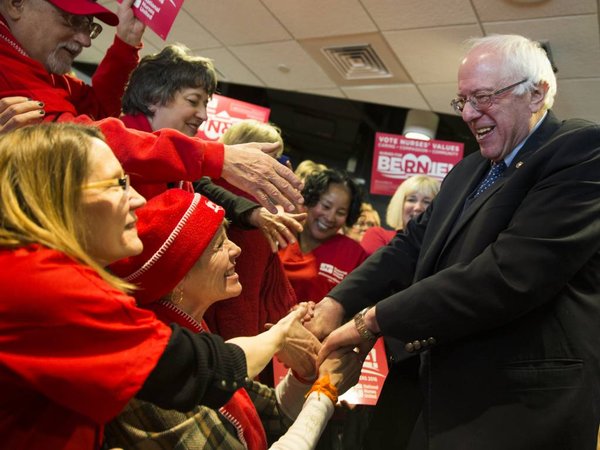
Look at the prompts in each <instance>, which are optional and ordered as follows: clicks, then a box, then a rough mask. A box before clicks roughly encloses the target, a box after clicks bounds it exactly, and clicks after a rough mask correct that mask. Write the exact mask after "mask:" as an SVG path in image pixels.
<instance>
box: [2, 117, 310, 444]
mask: <svg viewBox="0 0 600 450" xmlns="http://www.w3.org/2000/svg"><path fill="white" fill-rule="evenodd" d="M0 180H1V181H0V198H1V199H2V200H1V201H2V205H3V206H2V209H1V210H0V267H2V271H0V286H2V288H1V289H0V417H2V420H0V433H1V434H2V440H3V444H2V445H3V447H5V448H10V449H12V450H15V449H32V448H44V449H47V450H52V449H97V448H99V446H100V443H101V439H102V434H103V433H102V428H103V424H104V423H106V422H107V421H109V420H110V419H111V418H113V417H114V416H116V415H117V414H118V413H119V412H120V411H121V410H122V408H123V407H124V406H125V404H126V403H127V402H128V401H129V400H130V399H131V398H132V397H133V396H136V397H137V398H139V399H142V400H147V401H150V402H153V403H155V404H157V405H159V406H161V407H164V408H168V409H177V410H182V411H186V410H189V409H191V408H192V407H193V406H195V405H197V404H199V403H202V404H205V405H208V406H212V407H219V406H221V405H223V404H224V403H225V402H227V401H228V400H229V398H230V397H231V396H232V395H233V392H234V391H235V390H237V388H238V387H239V386H244V385H245V384H246V383H247V382H248V377H253V376H255V375H256V374H257V373H258V371H260V370H261V369H262V367H264V364H266V363H267V362H268V361H269V360H270V358H271V357H272V355H273V353H275V352H277V351H279V350H281V349H282V348H283V346H285V344H286V342H288V339H291V338H293V337H295V334H294V330H296V331H297V330H298V329H303V327H302V326H301V325H300V318H301V316H303V315H304V314H305V312H306V308H304V309H303V308H299V310H298V311H296V312H294V313H292V314H291V315H290V316H288V317H287V318H286V319H287V321H282V322H279V323H277V324H276V325H275V326H274V327H273V328H271V329H270V330H269V331H267V332H266V333H263V335H261V336H263V339H264V345H263V346H262V348H261V350H262V351H259V352H254V351H253V352H251V353H250V352H248V351H247V349H248V348H249V347H248V342H247V341H244V340H243V339H242V340H236V342H235V344H232V343H224V342H223V340H222V339H221V338H219V337H216V336H214V335H210V334H204V335H195V334H193V333H190V332H188V331H187V330H185V329H182V328H181V327H178V326H177V325H172V326H170V327H169V326H166V325H164V324H163V323H162V322H160V321H158V320H157V319H156V317H155V316H154V315H153V314H152V313H150V312H148V311H145V310H142V309H139V308H137V307H136V306H135V301H134V299H133V298H131V297H129V296H128V295H127V294H126V291H127V290H128V289H131V288H132V286H131V285H129V284H127V283H125V282H123V281H122V280H121V279H119V278H117V277H115V276H114V275H112V274H111V273H109V272H108V271H106V270H105V269H104V267H105V266H107V265H108V264H110V263H113V262H115V261H117V260H119V259H121V258H125V257H128V256H132V255H136V254H138V253H140V252H141V251H142V243H141V241H140V239H139V238H138V235H137V230H136V222H137V217H136V210H137V209H138V208H140V207H141V206H142V205H144V203H145V200H144V198H143V197H141V196H140V195H139V194H138V193H137V192H136V191H135V190H134V189H133V188H130V187H129V184H128V177H127V176H126V175H125V174H124V173H123V170H122V168H121V165H120V164H119V162H118V161H117V159H116V158H115V156H114V155H113V153H112V152H111V150H110V148H109V147H108V146H107V145H106V143H105V142H104V141H103V137H102V135H101V134H100V133H99V132H98V131H97V130H95V129H93V128H86V127H81V126H77V125H67V124H60V125H59V124H44V125H38V126H35V127H25V128H21V129H18V130H15V131H12V132H10V133H7V134H4V135H3V136H1V137H0ZM296 334H297V332H296ZM254 347H255V346H254Z"/></svg>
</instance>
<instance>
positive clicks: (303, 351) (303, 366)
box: [273, 306, 321, 380]
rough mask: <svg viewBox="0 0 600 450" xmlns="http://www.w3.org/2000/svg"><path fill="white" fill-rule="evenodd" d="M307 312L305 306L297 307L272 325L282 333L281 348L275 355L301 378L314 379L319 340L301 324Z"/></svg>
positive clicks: (319, 346)
mask: <svg viewBox="0 0 600 450" xmlns="http://www.w3.org/2000/svg"><path fill="white" fill-rule="evenodd" d="M307 312H308V308H307V307H306V306H303V307H299V308H297V309H294V310H293V311H292V312H290V313H289V314H288V315H287V316H285V317H284V318H283V319H281V320H280V321H279V322H277V323H276V324H275V325H273V328H279V329H280V332H281V333H283V336H284V337H283V346H282V347H281V349H280V350H279V351H278V352H277V353H276V354H275V356H276V357H277V359H279V360H280V361H281V362H282V363H283V364H285V365H286V366H287V367H289V368H291V369H292V370H293V371H294V372H296V374H298V375H299V376H300V377H301V378H304V379H307V380H310V379H314V378H315V375H316V373H317V365H316V360H317V354H318V353H319V350H320V348H321V343H320V342H319V340H318V339H317V338H316V337H315V336H314V335H313V334H312V333H311V332H310V331H308V330H307V329H306V328H304V326H303V325H302V322H303V320H304V317H305V316H306V314H307Z"/></svg>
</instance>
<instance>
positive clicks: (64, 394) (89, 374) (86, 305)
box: [0, 245, 171, 450]
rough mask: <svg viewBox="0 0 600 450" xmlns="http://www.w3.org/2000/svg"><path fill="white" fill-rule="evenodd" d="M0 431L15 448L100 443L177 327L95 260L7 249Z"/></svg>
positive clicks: (1, 256) (1, 278)
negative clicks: (140, 303) (113, 281)
mask: <svg viewBox="0 0 600 450" xmlns="http://www.w3.org/2000/svg"><path fill="white" fill-rule="evenodd" d="M0 267H2V271H0V286H2V289H0V435H1V436H2V446H3V447H4V448H7V449H8V448H9V449H11V450H18V449H44V450H52V449H61V450H65V449H73V450H75V449H77V450H82V449H84V450H85V449H94V448H98V447H99V445H100V443H101V439H102V430H103V424H104V423H106V422H108V421H109V420H110V419H112V418H113V417H114V416H116V415H117V414H118V413H119V412H120V411H121V409H122V408H123V407H124V406H125V404H126V403H127V402H128V401H129V400H130V399H131V398H132V397H133V396H134V395H135V394H136V393H137V392H138V390H139V389H140V388H141V387H142V385H143V383H144V381H145V380H146V378H147V377H148V375H149V374H150V372H151V371H152V370H153V368H154V367H155V365H156V363H157V361H158V359H159V358H160V356H161V355H162V353H163V351H164V349H165V347H166V345H167V343H168V340H169V337H170V335H171V330H170V328H169V327H167V326H166V325H164V324H163V323H162V322H160V321H158V320H157V319H156V316H155V315H154V314H153V313H152V312H150V311H147V310H143V309H140V308H137V307H136V306H135V301H134V299H133V298H131V297H129V296H127V295H125V294H124V293H122V292H120V291H118V290H116V289H115V288H113V287H111V286H110V285H108V284H107V283H106V282H105V281H104V280H102V279H101V278H100V276H99V275H98V274H97V273H96V272H95V271H94V270H93V269H91V268H89V267H87V266H84V265H82V264H79V263H77V262H75V261H74V260H73V259H71V258H69V257H67V256H66V255H64V254H63V253H60V252H58V251H55V250H50V249H47V248H44V247H41V246H38V245H31V246H28V247H25V248H19V249H16V250H6V249H5V250H0Z"/></svg>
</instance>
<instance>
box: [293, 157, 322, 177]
mask: <svg viewBox="0 0 600 450" xmlns="http://www.w3.org/2000/svg"><path fill="white" fill-rule="evenodd" d="M326 169H327V166H326V165H325V164H320V163H316V162H314V161H313V160H311V159H305V160H304V161H302V162H301V163H300V164H298V167H296V170H294V174H295V175H296V176H297V177H298V178H300V179H301V180H302V181H304V180H305V179H306V177H308V176H309V175H310V174H312V173H315V172H322V171H324V170H326Z"/></svg>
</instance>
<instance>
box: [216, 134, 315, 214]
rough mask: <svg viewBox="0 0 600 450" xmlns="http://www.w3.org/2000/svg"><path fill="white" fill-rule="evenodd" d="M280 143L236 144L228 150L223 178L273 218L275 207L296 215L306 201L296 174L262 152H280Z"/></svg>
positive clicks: (229, 146)
mask: <svg viewBox="0 0 600 450" xmlns="http://www.w3.org/2000/svg"><path fill="white" fill-rule="evenodd" d="M279 146H280V144H278V143H263V144H260V143H256V142H252V143H249V144H236V145H226V146H225V160H224V162H223V172H222V177H223V178H224V179H225V180H227V181H228V182H229V183H231V184H233V185H234V186H236V187H238V188H240V189H241V190H243V191H246V192H248V193H250V194H252V195H253V196H254V198H255V199H256V201H257V202H258V203H260V204H261V205H262V206H264V207H265V208H266V209H267V210H269V211H270V212H272V213H273V214H277V207H276V206H275V205H282V206H283V208H284V210H285V211H288V212H293V211H295V210H296V208H297V207H299V206H300V205H302V203H303V202H304V200H303V199H302V195H301V194H300V190H301V189H302V186H303V185H302V182H301V181H300V179H298V177H296V175H294V172H292V171H291V170H290V169H288V168H287V167H285V166H284V165H283V164H280V163H279V162H277V160H275V159H273V158H271V157H270V156H268V155H267V154H266V153H264V152H263V151H262V150H263V149H265V150H268V149H272V148H278V147H279Z"/></svg>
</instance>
